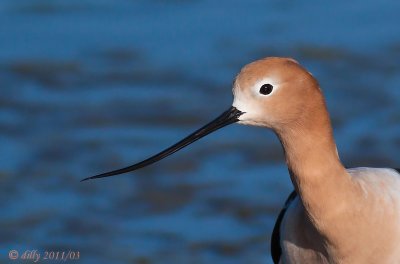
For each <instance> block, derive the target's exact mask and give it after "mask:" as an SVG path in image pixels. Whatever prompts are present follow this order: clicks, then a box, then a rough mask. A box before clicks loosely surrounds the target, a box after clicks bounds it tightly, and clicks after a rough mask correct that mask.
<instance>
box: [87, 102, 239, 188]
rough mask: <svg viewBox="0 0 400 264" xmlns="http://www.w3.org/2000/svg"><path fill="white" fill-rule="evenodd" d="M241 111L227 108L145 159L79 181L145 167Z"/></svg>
mask: <svg viewBox="0 0 400 264" xmlns="http://www.w3.org/2000/svg"><path fill="white" fill-rule="evenodd" d="M242 114H243V112H241V111H239V110H237V109H236V108H235V107H231V108H229V109H228V110H227V111H225V112H224V113H222V115H220V116H219V117H217V118H216V119H214V120H213V121H211V122H210V123H208V124H207V125H205V126H203V127H202V128H200V129H198V130H196V131H195V132H193V133H192V134H190V135H189V136H187V137H185V138H184V139H182V140H181V141H179V142H178V143H176V144H174V145H172V146H171V147H169V148H167V149H165V150H163V151H161V152H160V153H158V154H156V155H154V156H152V157H150V158H148V159H145V160H143V161H141V162H139V163H136V164H134V165H131V166H129V167H126V168H122V169H119V170H114V171H110V172H106V173H102V174H99V175H96V176H92V177H88V178H85V179H83V180H81V181H86V180H92V179H97V178H104V177H110V176H116V175H119V174H122V173H126V172H130V171H134V170H137V169H140V168H143V167H146V166H148V165H150V164H153V163H155V162H157V161H159V160H162V159H163V158H165V157H167V156H169V155H171V154H173V153H175V152H177V151H178V150H180V149H182V148H184V147H186V146H188V145H190V144H191V143H193V142H195V141H196V140H199V139H200V138H202V137H204V136H206V135H208V134H210V133H211V132H214V131H216V130H218V129H220V128H222V127H224V126H227V125H229V124H232V123H235V122H237V121H238V120H239V116H241V115H242Z"/></svg>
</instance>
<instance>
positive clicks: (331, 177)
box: [84, 58, 400, 264]
mask: <svg viewBox="0 0 400 264" xmlns="http://www.w3.org/2000/svg"><path fill="white" fill-rule="evenodd" d="M233 94H234V101H233V106H232V107H231V108H229V110H227V111H226V112H224V113H223V114H222V115H220V116H219V117H218V118H216V119H215V120H214V121H212V122H211V123H209V124H207V125H205V126H204V127H202V128H200V129H199V130H197V131H196V132H194V133H193V134H191V135H189V136H188V137H186V138H184V139H183V140H181V141H179V142H178V143H176V144H175V145H173V146H171V147H169V148H167V149H166V150H164V151H162V152H160V153H159V154H157V155H155V156H152V157H150V158H148V159H146V160H144V161H142V162H139V163H137V164H135V165H132V166H129V167H126V168H123V169H119V170H115V171H111V172H107V173H104V174H100V175H97V176H93V177H89V178H86V179H84V180H89V179H95V178H102V177H109V176H114V175H118V174H121V173H125V172H129V171H133V170H136V169H139V168H142V167H144V166H147V165H150V164H152V163H154V162H157V161H159V160H161V159H163V158H165V157H166V156H168V155H170V154H172V153H174V152H176V151H178V150H179V149H181V148H183V147H185V146H187V145H189V144H191V143H192V142H194V141H196V140H198V139H200V138H202V137H204V136H205V135H207V134H209V133H211V132H213V131H215V130H217V129H219V128H222V127H224V126H226V125H228V124H232V123H235V122H238V123H240V124H245V125H255V126H263V127H268V128H271V129H272V130H273V131H274V132H275V133H276V134H277V136H278V138H279V140H280V142H281V144H282V146H283V148H284V151H285V156H286V163H287V166H288V169H289V174H290V177H291V180H292V183H293V186H294V189H295V191H294V192H293V193H292V194H291V195H290V196H289V198H288V200H287V201H286V204H285V206H284V208H283V209H282V211H281V213H280V214H279V216H278V219H277V222H276V224H275V228H274V231H273V234H272V240H271V241H272V242H271V253H272V256H273V260H274V262H275V263H307V264H308V263H351V264H354V263H355V264H359V263H360V264H363V263H374V264H375V263H387V264H392V263H400V174H399V173H398V172H396V170H394V169H378V168H355V169H345V168H344V167H343V165H342V163H341V162H340V159H339V156H338V153H337V149H336V145H335V141H334V139H333V135H332V128H331V123H330V120H329V115H328V112H327V109H326V106H325V100H324V97H323V95H322V92H321V90H320V87H319V85H318V82H317V81H316V80H315V79H314V77H313V76H312V75H311V74H310V73H309V72H307V71H306V70H305V69H304V68H303V67H302V66H300V65H299V64H298V63H297V62H296V61H295V60H293V59H287V58H266V59H262V60H259V61H256V62H253V63H250V64H248V65H247V66H245V67H244V68H243V69H242V70H241V72H240V73H239V75H238V76H237V77H236V80H235V82H234V85H233Z"/></svg>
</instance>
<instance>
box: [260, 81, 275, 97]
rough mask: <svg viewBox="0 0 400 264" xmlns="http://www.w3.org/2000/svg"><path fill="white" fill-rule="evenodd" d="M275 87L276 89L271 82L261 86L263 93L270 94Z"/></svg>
mask: <svg viewBox="0 0 400 264" xmlns="http://www.w3.org/2000/svg"><path fill="white" fill-rule="evenodd" d="M273 89H274V87H273V86H272V85H271V84H269V83H267V84H263V85H262V86H261V88H260V94H263V95H267V94H270V93H272V90H273Z"/></svg>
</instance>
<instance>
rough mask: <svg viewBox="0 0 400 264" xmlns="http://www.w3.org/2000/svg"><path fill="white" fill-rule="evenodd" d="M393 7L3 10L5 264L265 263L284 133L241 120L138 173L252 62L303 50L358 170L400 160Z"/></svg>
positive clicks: (17, 6) (200, 118)
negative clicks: (119, 171)
mask: <svg viewBox="0 0 400 264" xmlns="http://www.w3.org/2000/svg"><path fill="white" fill-rule="evenodd" d="M399 8H400V4H399V3H398V2H396V1H386V4H385V5H383V4H378V3H376V1H358V0H357V1H352V2H351V3H349V2H348V1H338V2H335V3H330V4H326V3H322V2H318V1H308V2H307V3H305V2H304V3H292V2H289V1H281V2H271V3H265V1H258V0H257V1H222V2H221V1H218V2H215V1H168V2H167V1H122V0H118V1H113V2H104V1H92V0H84V1H82V0H80V1H75V0H73V1H62V0H60V1H50V0H41V1H11V0H3V1H2V2H1V3H0V40H1V41H0V93H1V96H0V146H1V148H0V157H1V161H0V164H1V166H0V184H1V192H0V205H1V209H2V216H1V218H0V227H1V228H0V243H1V245H2V246H1V253H2V254H1V260H0V262H7V261H8V257H7V254H8V251H9V250H10V249H14V248H15V249H18V250H21V251H22V250H25V249H40V250H61V251H62V250H68V249H73V250H79V251H80V253H81V262H82V263H142V264H144V263H270V260H269V235H270V233H271V230H272V227H273V223H274V220H275V217H276V215H277V212H278V210H279V208H280V206H281V205H282V203H283V200H284V199H285V197H286V196H287V194H288V193H289V191H290V190H291V188H292V187H291V184H290V181H289V178H288V175H287V172H286V169H285V166H284V164H283V155H282V151H281V148H280V146H279V144H278V141H277V139H276V138H275V136H274V135H273V134H272V133H271V132H267V131H265V130H263V129H260V128H250V127H240V126H237V125H236V126H232V127H227V128H224V129H223V131H220V132H218V133H216V134H214V135H211V136H209V137H208V138H206V139H204V140H201V141H200V142H198V143H196V144H194V145H193V146H192V147H191V148H190V149H187V150H183V151H182V152H181V153H179V154H176V155H175V156H173V157H171V158H168V159H167V160H165V161H163V162H161V163H160V164H158V165H155V166H152V167H149V168H147V169H144V170H142V171H140V172H137V173H135V174H132V175H129V176H128V175H127V176H124V177H120V178H114V179H109V180H99V181H92V182H85V183H80V182H79V180H80V179H81V178H83V177H86V176H90V175H92V174H95V173H99V172H103V171H106V170H109V169H113V168H118V167H120V166H124V165H127V164H130V163H131V162H133V161H138V160H140V159H142V158H144V157H147V156H148V155H150V154H153V153H154V152H156V151H158V150H160V149H161V148H164V147H166V146H168V145H169V144H171V143H174V142H175V141H176V140H178V139H180V138H181V137H182V136H185V135H186V134H188V133H189V132H191V131H193V130H194V129H196V128H198V127H199V126H200V125H202V124H203V123H205V122H207V121H209V120H210V119H212V118H214V117H215V116H216V115H218V114H219V113H220V112H222V111H224V110H225V109H226V108H227V107H228V106H229V105H230V104H231V100H232V95H231V88H230V87H231V82H232V79H233V77H234V76H235V74H236V73H237V71H238V70H239V69H240V67H241V66H243V65H244V64H245V63H247V62H250V61H252V60H254V59H256V58H261V57H265V56H271V55H274V56H292V57H295V58H296V59H298V60H299V61H300V62H301V63H303V64H304V65H305V66H306V67H307V68H309V69H310V70H311V71H312V72H313V74H314V75H315V76H316V77H317V78H318V79H319V81H320V84H321V86H322V88H323V89H324V91H325V94H326V96H327V100H328V106H329V109H330V112H331V115H332V120H333V123H334V126H335V134H336V138H337V142H338V148H339V151H340V153H341V157H342V159H343V161H344V162H345V163H346V165H348V166H360V165H361V166H397V167H398V166H400V159H399V155H397V154H398V151H399V149H400V126H399V123H400V114H399V113H400V88H399V83H400V77H399V76H400V75H399V73H400V64H399V63H398V61H399V56H400V48H399V47H400V29H399V27H398V25H399V22H400V21H399V18H398V14H397V13H398V12H397V11H398V10H399Z"/></svg>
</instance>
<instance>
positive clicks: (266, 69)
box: [235, 58, 305, 87]
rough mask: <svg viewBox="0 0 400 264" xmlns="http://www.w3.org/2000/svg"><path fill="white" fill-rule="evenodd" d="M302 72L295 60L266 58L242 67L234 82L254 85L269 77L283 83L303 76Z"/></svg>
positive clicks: (242, 85)
mask: <svg viewBox="0 0 400 264" xmlns="http://www.w3.org/2000/svg"><path fill="white" fill-rule="evenodd" d="M304 72H305V71H304V70H303V69H302V67H301V66H300V65H299V64H298V63H297V62H296V61H295V60H292V59H286V58H266V59H263V60H258V61H255V62H253V63H250V64H248V65H246V66H245V67H243V68H242V70H241V71H240V73H239V75H238V76H237V77H236V80H235V83H236V84H237V85H238V86H241V87H248V86H250V85H254V84H255V83H257V82H259V81H261V80H263V79H270V80H273V81H274V82H275V83H283V82H288V81H291V80H294V79H299V78H304Z"/></svg>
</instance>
